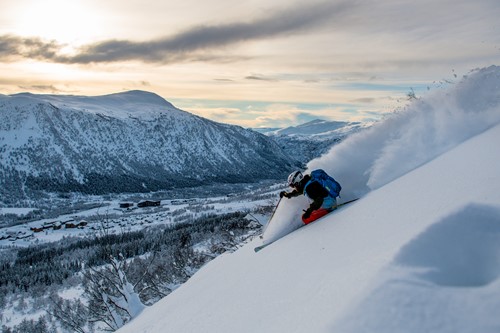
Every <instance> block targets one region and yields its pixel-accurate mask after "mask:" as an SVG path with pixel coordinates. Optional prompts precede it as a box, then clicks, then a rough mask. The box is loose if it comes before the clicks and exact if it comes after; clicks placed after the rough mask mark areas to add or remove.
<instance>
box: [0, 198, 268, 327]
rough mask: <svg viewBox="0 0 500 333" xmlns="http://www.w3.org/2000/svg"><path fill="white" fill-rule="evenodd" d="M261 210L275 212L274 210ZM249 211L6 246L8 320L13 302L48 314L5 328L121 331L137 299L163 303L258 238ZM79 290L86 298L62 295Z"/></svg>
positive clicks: (2, 283) (2, 295) (2, 286)
mask: <svg viewBox="0 0 500 333" xmlns="http://www.w3.org/2000/svg"><path fill="white" fill-rule="evenodd" d="M260 209H261V210H262V211H261V212H260V213H264V214H267V213H269V210H270V209H272V207H267V206H266V207H262V208H260ZM248 216H251V214H248V212H234V213H230V214H224V215H215V214H214V215H208V216H204V217H201V218H199V219H196V220H193V221H188V222H182V223H176V224H173V225H154V226H150V227H147V228H144V229H142V230H139V231H132V232H121V233H119V234H113V233H110V232H109V230H108V229H106V228H104V227H103V228H102V231H101V232H99V235H98V236H97V237H86V238H81V237H66V238H63V239H62V240H60V241H58V242H55V243H47V244H40V245H36V246H30V247H28V248H13V249H3V250H2V251H3V255H2V257H1V259H0V267H1V270H2V275H1V276H0V309H1V312H2V318H0V319H2V322H4V323H5V322H8V321H9V318H7V317H6V315H5V313H6V311H5V310H6V309H8V308H11V307H13V308H15V309H16V310H17V311H20V312H23V311H24V312H26V313H36V312H40V311H42V312H43V311H45V313H44V314H43V315H41V316H39V317H38V318H37V319H27V318H29V316H27V317H26V318H25V319H24V320H23V321H22V322H21V323H20V324H18V325H15V326H13V327H12V325H9V326H7V325H3V327H2V333H7V332H9V333H11V332H12V333H14V332H16V333H17V332H34V333H38V332H39V333H45V332H85V333H87V332H106V331H109V332H112V331H115V330H116V329H118V328H119V327H121V326H122V325H124V324H125V323H126V322H127V321H129V320H130V319H131V318H133V317H134V315H136V314H137V313H135V312H134V311H137V305H136V306H135V310H134V309H133V308H130V304H132V303H133V302H135V303H134V304H140V306H139V308H140V307H141V306H142V307H147V306H149V305H151V304H153V303H155V302H157V301H158V300H160V299H161V298H162V297H165V296H167V295H168V294H169V293H171V292H172V291H173V290H174V289H175V288H177V287H178V286H179V285H181V284H182V283H184V282H185V281H187V279H189V278H190V277H191V276H192V275H193V274H194V273H195V272H196V271H197V270H198V269H199V268H200V267H202V266H203V265H204V264H206V263H207V262H209V261H210V260H212V259H213V258H215V257H216V256H218V255H220V254H222V253H224V252H227V251H234V250H236V249H237V248H238V247H239V246H240V245H241V244H242V243H244V242H245V241H247V240H248V239H250V238H252V237H254V236H255V235H257V234H258V233H259V232H260V229H261V225H260V223H258V222H257V221H255V220H253V219H252V218H249V217H248ZM103 225H104V221H103ZM71 289H76V290H80V291H81V295H80V296H79V297H77V298H74V299H68V298H63V297H61V296H60V294H61V291H62V290H71ZM103 295H104V296H103ZM132 301H133V302H132Z"/></svg>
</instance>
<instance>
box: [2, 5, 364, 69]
mask: <svg viewBox="0 0 500 333" xmlns="http://www.w3.org/2000/svg"><path fill="white" fill-rule="evenodd" d="M353 6H356V1H335V2H332V1H327V2H320V3H312V4H307V5H303V6H299V7H292V8H288V9H285V10H282V11H278V12H275V13H273V14H271V15H269V16H266V17H262V18H258V19H255V20H253V21H250V22H235V23H227V24H220V25H198V26H194V27H192V28H190V29H188V30H185V31H183V32H180V33H178V34H176V35H173V36H168V37H163V38H159V39H155V40H151V41H130V40H106V41H101V42H97V43H93V44H89V45H85V46H83V47H81V48H80V49H79V50H78V52H77V53H76V54H73V55H67V54H63V53H61V49H62V48H63V47H64V45H62V44H59V43H57V42H55V41H48V42H47V41H43V40H42V39H40V38H36V37H34V38H22V37H17V36H12V35H4V36H0V59H3V60H12V59H13V58H19V57H23V58H32V59H38V60H43V61H50V62H59V63H72V64H89V63H109V62H118V61H131V60H139V61H144V62H159V63H171V62H180V61H186V60H205V61H206V60H213V59H214V57H215V58H218V56H210V55H207V53H206V52H203V53H202V52H200V51H207V50H217V49H220V48H221V47H226V46H229V45H233V44H237V43H241V42H245V41H250V40H257V39H267V38H273V37H277V36H286V35H291V34H297V33H302V32H305V31H309V30H311V29H313V28H318V27H320V26H322V25H324V24H325V23H328V22H331V21H332V20H333V19H334V18H336V17H337V18H340V17H342V15H343V13H344V12H345V11H347V10H349V9H350V8H352V7H353ZM201 53H202V54H201ZM200 57H201V58H200ZM206 57H209V58H206ZM210 57H212V59H210ZM228 60H229V61H230V60H234V59H226V61H228Z"/></svg>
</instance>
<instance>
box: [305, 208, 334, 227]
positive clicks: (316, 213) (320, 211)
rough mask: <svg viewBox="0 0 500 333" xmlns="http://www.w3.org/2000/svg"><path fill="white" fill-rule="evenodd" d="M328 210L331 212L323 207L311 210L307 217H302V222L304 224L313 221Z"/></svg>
mask: <svg viewBox="0 0 500 333" xmlns="http://www.w3.org/2000/svg"><path fill="white" fill-rule="evenodd" d="M330 212H331V210H328V209H324V208H320V209H316V210H315V211H313V212H312V213H311V215H309V217H308V218H306V219H305V218H304V217H302V222H304V224H309V223H311V222H313V221H316V220H317V219H319V218H320V217H322V216H325V215H326V214H328V213H330Z"/></svg>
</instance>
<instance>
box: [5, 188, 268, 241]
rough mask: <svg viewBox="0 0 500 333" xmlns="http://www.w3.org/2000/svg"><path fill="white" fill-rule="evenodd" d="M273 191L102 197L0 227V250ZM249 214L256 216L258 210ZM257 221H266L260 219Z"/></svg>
mask: <svg viewBox="0 0 500 333" xmlns="http://www.w3.org/2000/svg"><path fill="white" fill-rule="evenodd" d="M275 191H276V189H275V188H268V189H267V191H265V192H264V193H257V194H254V198H253V199H251V200H248V194H246V195H245V197H244V198H243V197H241V196H239V195H234V194H232V195H226V196H221V197H214V198H189V199H172V200H139V201H137V202H134V201H131V200H111V201H103V202H102V203H101V204H100V205H99V207H97V208H92V209H89V210H83V211H79V212H76V213H74V214H67V215H61V216H58V217H57V218H51V219H41V220H37V221H32V222H27V223H23V224H20V225H16V226H11V227H5V228H1V229H0V250H1V249H2V248H11V247H28V246H31V245H36V244H40V243H47V242H54V241H58V240H60V239H61V238H63V237H96V236H99V235H103V234H119V233H125V232H131V231H136V230H140V229H142V228H146V227H148V226H153V225H160V224H164V225H168V224H174V223H180V222H190V221H193V220H195V219H197V218H200V217H203V216H207V215H210V214H215V215H217V214H225V213H230V212H235V211H252V210H255V209H256V208H257V207H261V206H269V205H272V204H273V199H274V198H276V194H275ZM252 216H253V218H254V219H257V220H259V217H258V214H253V215H252ZM255 216H257V217H255ZM259 223H265V221H260V220H259Z"/></svg>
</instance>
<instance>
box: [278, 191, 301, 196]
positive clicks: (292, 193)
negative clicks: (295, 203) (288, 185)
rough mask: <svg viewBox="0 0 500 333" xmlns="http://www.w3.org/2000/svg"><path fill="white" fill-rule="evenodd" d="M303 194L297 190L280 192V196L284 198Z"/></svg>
mask: <svg viewBox="0 0 500 333" xmlns="http://www.w3.org/2000/svg"><path fill="white" fill-rule="evenodd" d="M301 194H302V193H300V192H299V191H297V190H293V191H292V192H285V191H281V192H280V198H283V197H285V198H293V197H298V196H299V195H301Z"/></svg>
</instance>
